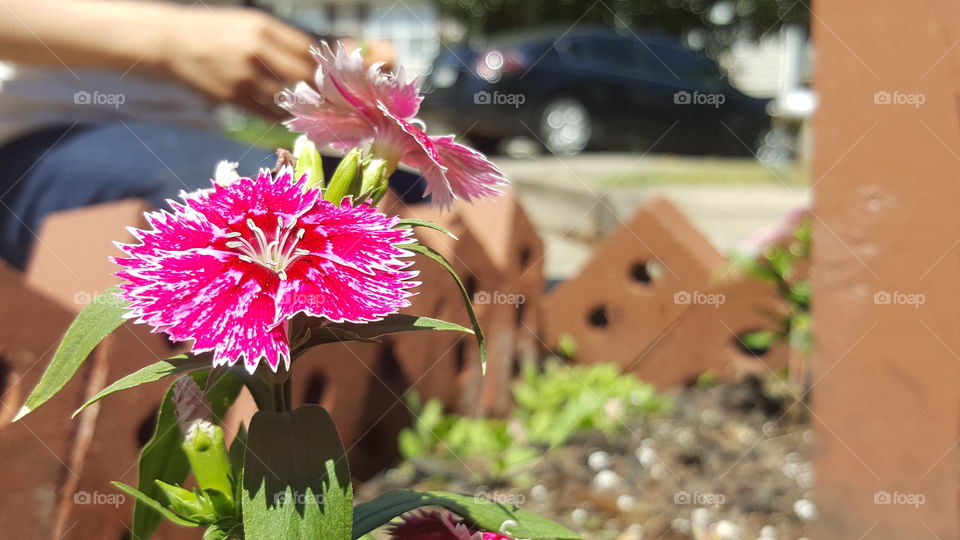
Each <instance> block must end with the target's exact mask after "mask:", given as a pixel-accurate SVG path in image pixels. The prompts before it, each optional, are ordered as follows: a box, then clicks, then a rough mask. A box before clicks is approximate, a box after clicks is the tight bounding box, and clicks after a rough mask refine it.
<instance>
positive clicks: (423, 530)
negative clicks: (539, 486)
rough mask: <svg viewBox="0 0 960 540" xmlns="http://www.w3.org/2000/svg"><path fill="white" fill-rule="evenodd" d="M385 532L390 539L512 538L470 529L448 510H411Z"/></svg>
mask: <svg viewBox="0 0 960 540" xmlns="http://www.w3.org/2000/svg"><path fill="white" fill-rule="evenodd" d="M401 520H402V521H401V522H400V523H396V524H394V525H391V526H390V528H389V529H388V530H387V532H388V533H389V534H390V538H391V540H513V539H512V538H510V537H509V536H503V535H501V534H497V533H494V532H489V531H474V530H471V529H470V528H469V527H467V525H466V524H465V523H464V522H463V521H462V520H459V519H457V518H456V517H454V515H453V514H451V513H449V512H443V513H440V512H428V511H425V510H422V511H420V512H412V513H409V514H406V515H404V516H403V517H401Z"/></svg>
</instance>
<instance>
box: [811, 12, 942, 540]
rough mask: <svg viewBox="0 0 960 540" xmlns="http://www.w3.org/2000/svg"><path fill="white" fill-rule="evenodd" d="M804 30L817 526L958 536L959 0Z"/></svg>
mask: <svg viewBox="0 0 960 540" xmlns="http://www.w3.org/2000/svg"><path fill="white" fill-rule="evenodd" d="M813 32H814V43H815V46H816V71H815V88H816V90H817V91H818V93H819V96H820V100H821V101H820V108H819V110H818V112H817V117H816V119H815V123H814V132H815V143H814V148H815V159H814V162H813V175H812V176H813V180H814V186H815V187H814V190H815V191H814V200H815V203H814V242H813V244H814V253H813V267H812V284H813V290H814V306H813V320H814V321H815V322H814V324H815V349H814V359H813V370H812V381H813V393H812V395H813V401H812V403H813V415H812V420H813V425H814V430H815V434H816V447H817V453H816V456H815V474H816V493H815V498H816V502H817V506H818V509H819V511H820V516H821V518H820V522H819V524H818V527H819V532H816V533H815V534H813V536H814V537H816V538H864V539H897V540H902V539H905V538H933V537H937V538H944V539H946V538H960V526H958V480H960V443H958V436H960V241H958V240H960V211H958V209H957V205H958V203H960V121H958V120H960V117H958V110H957V105H958V101H957V96H958V90H960V69H958V68H960V48H958V47H956V45H957V40H958V39H960V4H958V3H956V2H947V1H925V2H902V1H899V0H873V1H863V0H861V1H827V0H822V1H820V2H817V4H816V5H815V7H814V17H813Z"/></svg>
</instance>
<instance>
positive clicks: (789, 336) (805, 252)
mask: <svg viewBox="0 0 960 540" xmlns="http://www.w3.org/2000/svg"><path fill="white" fill-rule="evenodd" d="M757 236H758V238H757V239H754V240H753V241H752V242H751V243H752V244H753V246H752V248H751V249H750V251H751V252H752V253H751V254H749V255H744V256H741V257H739V258H737V259H735V261H734V264H735V265H737V266H739V267H740V268H743V269H744V270H746V272H747V273H749V274H751V275H753V276H756V277H758V278H760V279H762V280H765V281H769V282H771V283H773V284H774V285H775V286H776V288H777V292H778V293H779V294H780V296H781V297H782V298H783V299H784V300H785V301H786V303H787V306H788V308H789V311H788V313H787V316H786V317H784V319H783V321H782V324H781V327H780V329H779V330H777V331H771V330H764V331H760V332H754V333H751V334H747V335H745V336H743V337H741V338H740V339H741V344H742V345H743V346H744V347H745V348H746V349H747V350H751V351H752V350H765V349H768V348H770V346H772V345H773V344H774V343H776V342H777V341H786V342H787V343H789V344H790V347H791V348H792V349H793V350H794V351H795V352H796V353H797V354H795V355H794V357H793V358H792V360H791V365H790V368H789V371H790V379H791V380H793V381H794V382H795V383H800V381H802V379H803V377H804V376H805V371H806V370H805V365H804V364H805V359H806V358H808V357H809V355H810V349H811V346H812V342H811V327H810V325H811V320H810V282H809V281H808V280H807V277H806V267H807V264H808V261H809V258H810V243H811V236H812V234H811V219H810V216H809V213H808V212H807V211H806V210H805V209H797V210H794V211H791V212H790V213H789V214H787V216H786V217H785V218H784V220H783V222H782V223H781V224H779V225H778V226H777V227H776V228H774V229H772V230H770V231H761V233H760V234H759V235H757Z"/></svg>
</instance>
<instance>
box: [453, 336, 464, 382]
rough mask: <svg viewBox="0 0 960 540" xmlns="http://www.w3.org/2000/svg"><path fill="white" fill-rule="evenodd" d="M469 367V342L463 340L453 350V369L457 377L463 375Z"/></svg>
mask: <svg viewBox="0 0 960 540" xmlns="http://www.w3.org/2000/svg"><path fill="white" fill-rule="evenodd" d="M466 367H467V340H466V339H464V338H461V339H460V341H458V342H457V344H456V346H454V348H453V369H454V370H456V373H457V375H460V374H461V373H463V371H464V370H465V369H466Z"/></svg>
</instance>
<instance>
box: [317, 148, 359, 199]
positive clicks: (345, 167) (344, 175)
mask: <svg viewBox="0 0 960 540" xmlns="http://www.w3.org/2000/svg"><path fill="white" fill-rule="evenodd" d="M360 172H361V171H360V149H358V148H354V149H353V150H351V151H350V152H349V153H347V155H345V156H343V160H341V161H340V165H338V166H337V170H336V171H334V173H333V178H331V179H330V182H329V183H328V184H327V190H326V192H325V193H324V195H323V198H324V199H326V200H328V201H330V202H332V203H333V204H337V205H339V204H340V201H341V200H343V198H344V197H346V196H347V195H353V196H354V197H357V196H358V195H360V182H361V181H362V178H361V176H360Z"/></svg>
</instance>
